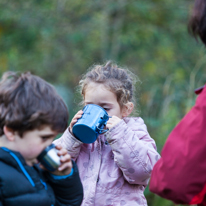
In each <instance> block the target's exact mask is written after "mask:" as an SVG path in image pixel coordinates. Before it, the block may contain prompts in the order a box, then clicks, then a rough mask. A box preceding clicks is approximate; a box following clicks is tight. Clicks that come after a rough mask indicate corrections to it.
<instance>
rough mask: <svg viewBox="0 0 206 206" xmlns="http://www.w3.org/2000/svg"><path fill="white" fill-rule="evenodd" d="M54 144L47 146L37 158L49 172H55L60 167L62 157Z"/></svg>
mask: <svg viewBox="0 0 206 206" xmlns="http://www.w3.org/2000/svg"><path fill="white" fill-rule="evenodd" d="M57 152H58V150H57V149H56V148H55V145H54V144H51V145H49V146H47V147H46V148H45V149H44V150H43V151H42V152H41V153H40V155H39V156H38V157H37V159H38V160H39V162H40V163H41V164H42V165H43V166H44V167H45V168H46V169H48V170H49V171H51V172H53V171H55V170H56V169H57V168H58V167H59V166H60V165H61V162H60V156H58V154H57Z"/></svg>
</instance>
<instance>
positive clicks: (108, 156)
mask: <svg viewBox="0 0 206 206" xmlns="http://www.w3.org/2000/svg"><path fill="white" fill-rule="evenodd" d="M54 143H55V144H60V145H62V146H63V147H65V148H66V149H67V150H68V152H69V154H70V155H71V156H72V158H73V159H74V160H75V161H76V163H77V165H78V168H79V174H80V178H81V180H82V183H83V187H84V200H83V202H82V205H83V206H93V205H94V206H95V205H96V206H103V205H104V206H105V205H108V206H112V205H114V206H122V205H124V206H140V205H141V206H142V205H144V206H146V205H147V201H146V199H145V197H144V194H143V192H144V189H145V187H146V185H147V184H148V181H149V178H150V174H151V171H152V169H153V166H154V164H155V163H156V161H157V160H158V159H159V158H160V156H159V154H158V153H157V151H156V145H155V142H154V140H153V139H152V138H151V137H150V135H149V133H148V132H147V128H146V125H145V124H144V121H143V120H142V119H141V118H140V117H138V118H129V117H127V118H124V119H123V120H121V121H120V122H119V123H118V124H117V125H115V126H114V127H113V128H112V129H110V130H109V131H108V132H106V133H105V134H102V135H99V136H98V138H97V140H96V141H95V142H94V143H92V144H83V143H82V142H80V141H79V140H77V139H76V138H75V137H74V136H72V134H71V133H70V132H69V130H68V129H67V130H66V131H65V132H64V134H63V135H62V137H60V138H59V139H57V140H55V142H54Z"/></svg>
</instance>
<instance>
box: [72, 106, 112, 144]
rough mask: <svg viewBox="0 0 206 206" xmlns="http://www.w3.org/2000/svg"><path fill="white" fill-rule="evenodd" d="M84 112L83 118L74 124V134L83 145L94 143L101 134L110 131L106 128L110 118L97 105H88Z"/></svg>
mask: <svg viewBox="0 0 206 206" xmlns="http://www.w3.org/2000/svg"><path fill="white" fill-rule="evenodd" d="M83 112H84V113H83V115H82V117H81V118H79V119H78V121H77V122H76V123H75V124H74V126H73V129H72V133H73V134H74V136H75V137H76V138H77V139H79V140H80V141H81V142H83V143H87V144H89V143H93V142H94V141H95V140H96V139H97V137H98V135H99V134H102V133H104V132H106V131H107V130H108V129H104V128H105V125H106V123H107V121H108V120H109V118H110V116H109V115H108V114H107V112H106V111H105V110H104V109H103V108H102V107H100V106H98V105H96V104H88V105H86V106H85V107H84V108H83Z"/></svg>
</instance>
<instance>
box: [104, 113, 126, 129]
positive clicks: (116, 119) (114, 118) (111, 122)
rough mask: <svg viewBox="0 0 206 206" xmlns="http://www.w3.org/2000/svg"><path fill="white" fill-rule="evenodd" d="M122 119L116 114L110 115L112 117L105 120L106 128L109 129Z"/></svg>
mask: <svg viewBox="0 0 206 206" xmlns="http://www.w3.org/2000/svg"><path fill="white" fill-rule="evenodd" d="M121 120H122V119H120V118H119V117H117V116H112V118H109V120H108V121H107V124H106V128H107V129H111V128H112V127H114V126H115V125H116V124H117V123H119V122H120V121H121Z"/></svg>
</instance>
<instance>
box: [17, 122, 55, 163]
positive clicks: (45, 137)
mask: <svg viewBox="0 0 206 206" xmlns="http://www.w3.org/2000/svg"><path fill="white" fill-rule="evenodd" d="M56 135H57V132H54V131H53V130H52V129H51V128H50V126H44V127H42V128H41V129H35V130H32V131H27V132H24V134H23V136H22V137H20V136H19V135H18V133H15V148H14V150H15V151H18V152H19V153H20V154H21V155H22V156H23V157H24V159H25V161H26V163H27V164H28V165H29V166H33V165H34V164H36V163H38V161H37V159H36V158H37V156H38V155H39V154H40V153H41V152H42V151H43V150H44V149H45V148H46V147H47V146H48V145H50V144H51V143H52V141H53V140H54V138H55V137H56Z"/></svg>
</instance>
